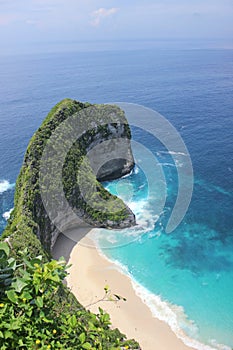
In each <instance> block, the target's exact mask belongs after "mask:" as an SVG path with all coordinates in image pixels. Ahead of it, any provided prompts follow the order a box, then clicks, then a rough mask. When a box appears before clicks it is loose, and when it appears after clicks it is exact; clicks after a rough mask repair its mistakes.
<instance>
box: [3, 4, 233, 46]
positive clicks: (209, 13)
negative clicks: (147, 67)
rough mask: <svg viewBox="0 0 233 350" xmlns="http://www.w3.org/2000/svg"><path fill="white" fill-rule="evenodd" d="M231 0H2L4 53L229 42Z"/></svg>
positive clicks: (232, 20)
mask: <svg viewBox="0 0 233 350" xmlns="http://www.w3.org/2000/svg"><path fill="white" fill-rule="evenodd" d="M232 23H233V1H232V0H144V1H138V0H128V1H127V0H125V1H123V0H103V1H101V0H98V1H97V0H83V1H80V0H0V44H1V48H2V50H8V49H10V48H11V49H13V48H15V49H17V48H18V47H20V46H21V47H22V46H23V47H24V46H27V45H28V46H30V45H31V44H34V45H35V44H36V43H38V45H43V43H49V42H57V41H67V42H68V41H79V40H86V41H87V40H94V41H96V40H122V39H133V40H136V39H145V38H146V39H168V38H169V39H188V40H193V39H194V38H195V39H221V40H222V39H224V40H226V41H227V42H228V43H232V38H233V25H232Z"/></svg>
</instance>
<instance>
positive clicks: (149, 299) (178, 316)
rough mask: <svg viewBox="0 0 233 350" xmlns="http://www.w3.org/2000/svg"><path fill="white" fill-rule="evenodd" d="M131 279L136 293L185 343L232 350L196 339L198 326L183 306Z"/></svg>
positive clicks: (199, 347)
mask: <svg viewBox="0 0 233 350" xmlns="http://www.w3.org/2000/svg"><path fill="white" fill-rule="evenodd" d="M131 281H132V286H133V288H134V290H135V293H136V294H137V295H138V296H139V297H140V298H141V300H142V301H143V303H145V304H146V305H147V306H148V307H149V309H150V310H151V312H152V314H153V316H154V317H155V318H158V319H159V320H160V321H163V322H166V323H167V324H168V325H169V326H170V328H171V329H172V331H173V332H174V333H175V334H176V336H177V337H178V338H180V339H181V340H182V341H183V343H184V344H185V345H187V346H190V347H193V348H194V349H197V350H217V349H218V350H220V349H221V350H230V348H229V347H226V346H225V347H223V345H218V344H216V343H215V344H214V346H215V347H212V346H209V345H205V344H202V343H201V342H199V341H198V340H195V338H196V337H197V334H198V328H197V326H196V324H195V323H194V322H193V321H192V320H189V319H188V317H187V316H186V314H185V312H184V309H183V307H182V306H178V305H173V304H170V303H168V302H166V301H163V300H162V299H161V297H160V296H158V295H154V294H152V293H151V292H149V291H148V290H147V289H146V288H144V287H143V286H142V285H140V284H139V283H138V282H136V281H135V280H134V279H131ZM180 325H182V327H183V328H184V329H187V332H188V333H189V334H190V336H188V335H187V334H185V332H184V331H183V329H182V328H181V326H180Z"/></svg>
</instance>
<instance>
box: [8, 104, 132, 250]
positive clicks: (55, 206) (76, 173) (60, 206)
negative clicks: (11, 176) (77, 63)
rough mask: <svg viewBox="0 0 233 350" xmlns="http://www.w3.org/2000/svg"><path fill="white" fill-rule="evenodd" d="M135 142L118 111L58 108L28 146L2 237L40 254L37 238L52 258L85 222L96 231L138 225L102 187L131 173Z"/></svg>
mask: <svg viewBox="0 0 233 350" xmlns="http://www.w3.org/2000/svg"><path fill="white" fill-rule="evenodd" d="M130 137H131V134H130V128H129V126H128V123H127V120H126V118H125V116H124V113H123V111H121V110H120V109H119V108H118V107H117V106H110V105H91V104H89V103H81V102H78V101H75V100H70V99H65V100H63V101H61V102H60V103H58V104H57V105H56V106H55V107H54V108H53V109H52V110H51V111H50V113H49V114H48V116H47V117H46V118H45V120H44V121H43V123H42V125H41V126H40V128H39V129H38V130H37V132H36V133H35V134H34V135H33V137H32V139H31V141H30V143H29V145H28V148H27V151H26V154H25V158H24V162H23V165H22V168H21V171H20V174H19V177H18V179H17V183H16V190H15V204H14V210H13V212H12V214H11V217H10V220H9V223H8V226H7V228H6V230H5V231H4V234H3V236H4V237H6V236H9V235H10V236H12V237H11V240H12V241H13V242H15V244H16V245H17V247H18V248H20V246H21V245H22V248H23V247H25V246H28V245H30V242H32V244H31V245H32V246H33V250H35V253H36V254H37V253H40V250H41V247H40V244H39V242H38V241H37V239H36V237H37V238H38V239H39V241H40V242H41V243H42V245H43V248H44V249H45V250H46V251H48V252H49V251H50V249H51V248H52V246H53V245H54V243H55V241H56V238H57V236H58V234H59V232H60V231H63V230H66V229H69V227H71V226H74V225H77V224H78V222H80V220H81V221H82V222H86V223H88V224H89V225H92V226H95V227H108V228H124V227H129V226H132V225H134V224H135V217H134V214H133V213H132V211H131V210H130V209H129V208H128V207H127V206H126V205H125V204H124V203H123V201H122V200H120V199H119V198H117V197H115V196H112V195H111V194H109V192H107V191H106V190H105V189H104V188H103V186H102V185H101V183H100V182H99V181H98V180H106V179H108V180H109V179H112V178H116V177H120V176H122V175H125V174H127V173H129V172H130V171H131V169H132V168H133V166H134V162H133V156H132V153H131V148H130ZM97 178H98V180H97Z"/></svg>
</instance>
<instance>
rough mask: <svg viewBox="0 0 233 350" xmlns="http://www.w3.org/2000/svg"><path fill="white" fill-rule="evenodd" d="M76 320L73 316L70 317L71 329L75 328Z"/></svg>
mask: <svg viewBox="0 0 233 350" xmlns="http://www.w3.org/2000/svg"><path fill="white" fill-rule="evenodd" d="M77 323H78V322H77V318H76V316H75V315H72V316H71V317H70V318H69V324H70V325H71V327H75V326H77Z"/></svg>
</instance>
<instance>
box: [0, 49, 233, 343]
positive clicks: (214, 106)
mask: <svg viewBox="0 0 233 350" xmlns="http://www.w3.org/2000/svg"><path fill="white" fill-rule="evenodd" d="M0 75H1V85H0V105H1V113H0V122H1V137H0V231H1V232H2V231H3V229H4V227H5V225H6V219H7V217H8V215H9V211H10V209H12V207H13V196H14V184H15V181H16V178H17V175H18V173H19V169H20V167H21V164H22V160H23V155H24V152H25V150H26V147H27V144H28V142H29V140H30V138H31V136H32V135H33V133H34V132H35V130H36V129H37V128H38V127H39V125H40V123H41V122H42V120H43V118H44V117H45V116H46V114H47V113H48V112H49V110H50V109H51V107H52V106H53V105H54V104H55V103H57V102H58V101H59V100H61V99H63V98H64V97H70V98H75V99H78V100H80V101H89V102H92V103H108V102H110V101H124V102H130V103H137V104H141V105H144V106H146V107H149V108H152V109H154V110H157V111H159V112H160V113H161V114H163V115H164V116H165V117H166V118H167V119H168V120H169V121H170V122H171V123H172V124H173V125H174V126H175V127H176V129H177V130H178V132H179V133H180V134H181V136H182V138H183V140H184V142H185V144H186V146H187V148H188V151H189V153H190V157H191V160H192V163H193V168H194V180H195V182H194V191H193V197H192V201H191V203H190V207H189V210H188V212H187V213H186V215H185V217H184V219H183V221H182V223H181V224H180V225H179V226H178V228H177V229H176V230H175V231H174V232H172V233H170V234H167V233H165V227H166V224H167V222H168V219H169V217H170V214H171V211H172V208H173V207H174V204H175V201H176V197H177V192H178V183H177V182H178V177H177V167H181V168H182V169H183V168H184V167H185V155H179V163H177V164H175V163H174V161H173V159H172V154H171V152H170V153H169V152H168V150H167V149H165V148H164V147H163V145H161V144H160V143H159V142H157V140H156V139H155V138H154V137H153V136H152V135H150V134H149V133H145V132H144V131H143V130H140V129H137V128H133V130H132V131H133V138H134V140H135V141H137V142H138V143H140V144H141V145H143V146H144V147H145V148H146V149H147V150H148V151H149V150H150V151H151V152H152V155H153V157H154V161H153V162H150V161H149V162H146V161H145V160H147V156H146V155H144V153H143V148H140V149H135V145H133V148H134V152H135V155H136V158H138V160H139V161H140V160H141V161H143V164H142V163H140V162H139V161H138V166H137V167H136V168H135V169H134V171H133V172H132V174H131V175H130V176H128V177H126V178H124V179H121V180H118V181H114V182H111V183H105V186H106V187H107V188H108V189H109V190H110V191H111V192H113V193H116V194H118V195H120V196H121V197H122V198H123V199H124V200H125V201H126V202H127V203H128V204H129V206H130V207H131V208H132V210H133V211H134V213H135V214H136V217H137V223H138V225H137V226H136V227H135V228H132V229H130V230H123V231H121V232H114V231H111V232H107V233H106V232H103V234H102V238H100V242H99V243H100V244H101V247H105V249H104V250H103V251H104V254H106V255H107V256H108V257H109V258H111V259H113V260H117V262H118V263H119V264H121V266H124V269H125V271H128V273H129V274H130V275H131V276H132V278H133V280H134V286H135V288H136V290H137V293H138V294H140V295H141V296H142V298H143V299H144V300H145V301H146V302H147V303H148V305H149V306H150V307H151V309H152V311H153V313H154V314H155V315H157V316H158V317H159V318H161V319H163V320H165V321H166V322H168V323H169V324H170V326H171V327H172V329H173V330H174V331H175V332H176V333H177V334H178V336H180V337H182V338H183V339H185V341H186V342H188V343H190V342H193V341H194V340H193V339H196V341H199V342H201V343H203V344H206V346H207V345H208V344H209V346H212V347H213V348H217V349H218V348H220V349H226V346H228V347H229V346H230V347H233V297H232V296H233V215H232V213H233V118H232V110H233V103H232V101H233V98H232V96H233V51H232V50H204V49H203V50H191V49H190V50H175V49H167V50H164V49H154V48H148V46H147V48H146V49H143V47H142V48H141V49H139V50H115V51H108V52H97V51H95V52H70V53H56V54H55V53H54V54H38V55H22V56H14V55H12V56H9V57H7V56H5V57H0ZM170 151H172V150H170ZM140 164H141V166H140ZM159 164H160V165H159ZM142 165H143V166H142ZM161 172H162V173H161ZM161 174H163V175H164V177H162V176H161ZM150 175H151V177H152V178H154V179H155V180H154V182H153V181H152V182H151V181H150V186H148V181H147V179H149V177H150ZM158 178H159V179H160V182H158V181H156V180H157V179H158ZM164 193H165V194H166V202H165V203H163V201H162V200H161V198H164ZM163 205H164V208H163V210H162V211H158V208H160V207H161V206H163ZM107 247H109V248H111V249H106V248H107ZM182 330H183V331H184V332H183V331H182ZM188 337H189V339H188ZM190 338H191V339H190ZM214 340H215V341H214ZM216 344H225V346H222V347H221V346H217V345H216ZM196 345H197V344H196ZM196 347H197V348H203V346H202V347H201V346H200V344H198V345H197V346H196Z"/></svg>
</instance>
